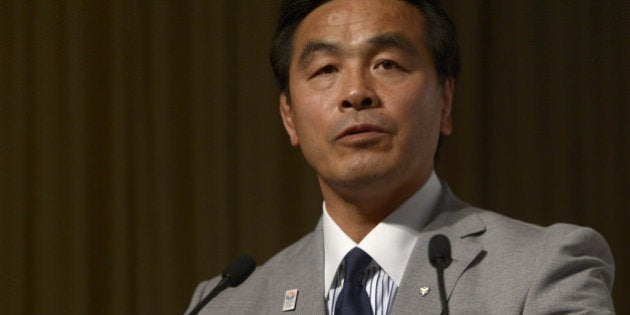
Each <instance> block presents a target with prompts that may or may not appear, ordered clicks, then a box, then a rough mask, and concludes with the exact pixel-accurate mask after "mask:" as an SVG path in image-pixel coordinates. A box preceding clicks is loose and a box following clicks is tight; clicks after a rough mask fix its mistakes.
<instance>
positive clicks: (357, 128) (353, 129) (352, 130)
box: [335, 124, 386, 140]
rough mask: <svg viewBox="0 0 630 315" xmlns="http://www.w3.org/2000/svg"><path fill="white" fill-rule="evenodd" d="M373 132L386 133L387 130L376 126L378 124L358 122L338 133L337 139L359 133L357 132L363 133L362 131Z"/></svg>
mask: <svg viewBox="0 0 630 315" xmlns="http://www.w3.org/2000/svg"><path fill="white" fill-rule="evenodd" d="M371 132H375V133H385V132H386V130H385V129H383V128H381V127H379V126H376V125H370V124H358V125H352V126H350V127H348V128H346V129H344V130H343V131H342V132H341V133H340V134H339V135H337V137H336V138H335V140H340V139H342V138H345V137H348V136H352V135H357V134H362V133H371Z"/></svg>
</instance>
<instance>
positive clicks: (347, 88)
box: [339, 71, 379, 110]
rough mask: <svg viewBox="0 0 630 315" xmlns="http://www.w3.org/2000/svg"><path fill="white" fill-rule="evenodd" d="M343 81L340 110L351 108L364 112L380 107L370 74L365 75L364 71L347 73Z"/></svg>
mask: <svg viewBox="0 0 630 315" xmlns="http://www.w3.org/2000/svg"><path fill="white" fill-rule="evenodd" d="M342 80H343V83H342V92H341V93H342V94H341V100H340V104H339V107H340V110H347V109H351V108H354V109H355V110H363V109H368V108H372V107H377V106H379V99H378V96H377V94H376V92H375V91H374V89H373V87H372V83H371V81H370V78H369V74H365V73H364V72H363V71H354V72H352V73H346V76H345V77H344V78H342Z"/></svg>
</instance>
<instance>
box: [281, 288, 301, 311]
mask: <svg viewBox="0 0 630 315" xmlns="http://www.w3.org/2000/svg"><path fill="white" fill-rule="evenodd" d="M297 296H298V289H292V290H287V291H286V292H284V304H283V305H282V311H283V312H288V311H295V305H296V304H297Z"/></svg>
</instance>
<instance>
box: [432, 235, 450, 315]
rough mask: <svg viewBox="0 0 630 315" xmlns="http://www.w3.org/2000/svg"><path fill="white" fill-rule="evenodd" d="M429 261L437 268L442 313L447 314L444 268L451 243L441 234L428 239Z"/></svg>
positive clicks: (448, 256) (448, 258) (448, 260)
mask: <svg viewBox="0 0 630 315" xmlns="http://www.w3.org/2000/svg"><path fill="white" fill-rule="evenodd" d="M429 261H430V262H431V265H433V267H435V269H436V270H437V276H438V286H439V287H440V300H441V301H442V315H448V300H447V299H446V288H445V287H444V269H446V268H447V267H448V266H449V265H450V264H451V261H452V259H451V243H450V242H449V240H448V238H447V237H446V236H444V235H442V234H437V235H434V236H433V237H431V240H430V241H429Z"/></svg>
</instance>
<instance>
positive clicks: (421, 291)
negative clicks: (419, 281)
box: [419, 287, 431, 296]
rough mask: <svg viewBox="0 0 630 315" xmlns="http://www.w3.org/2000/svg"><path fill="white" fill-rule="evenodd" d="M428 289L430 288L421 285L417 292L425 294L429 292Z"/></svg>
mask: <svg viewBox="0 0 630 315" xmlns="http://www.w3.org/2000/svg"><path fill="white" fill-rule="evenodd" d="M430 290H431V289H429V287H422V288H420V291H419V292H420V295H422V296H425V295H427V294H429V291H430Z"/></svg>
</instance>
